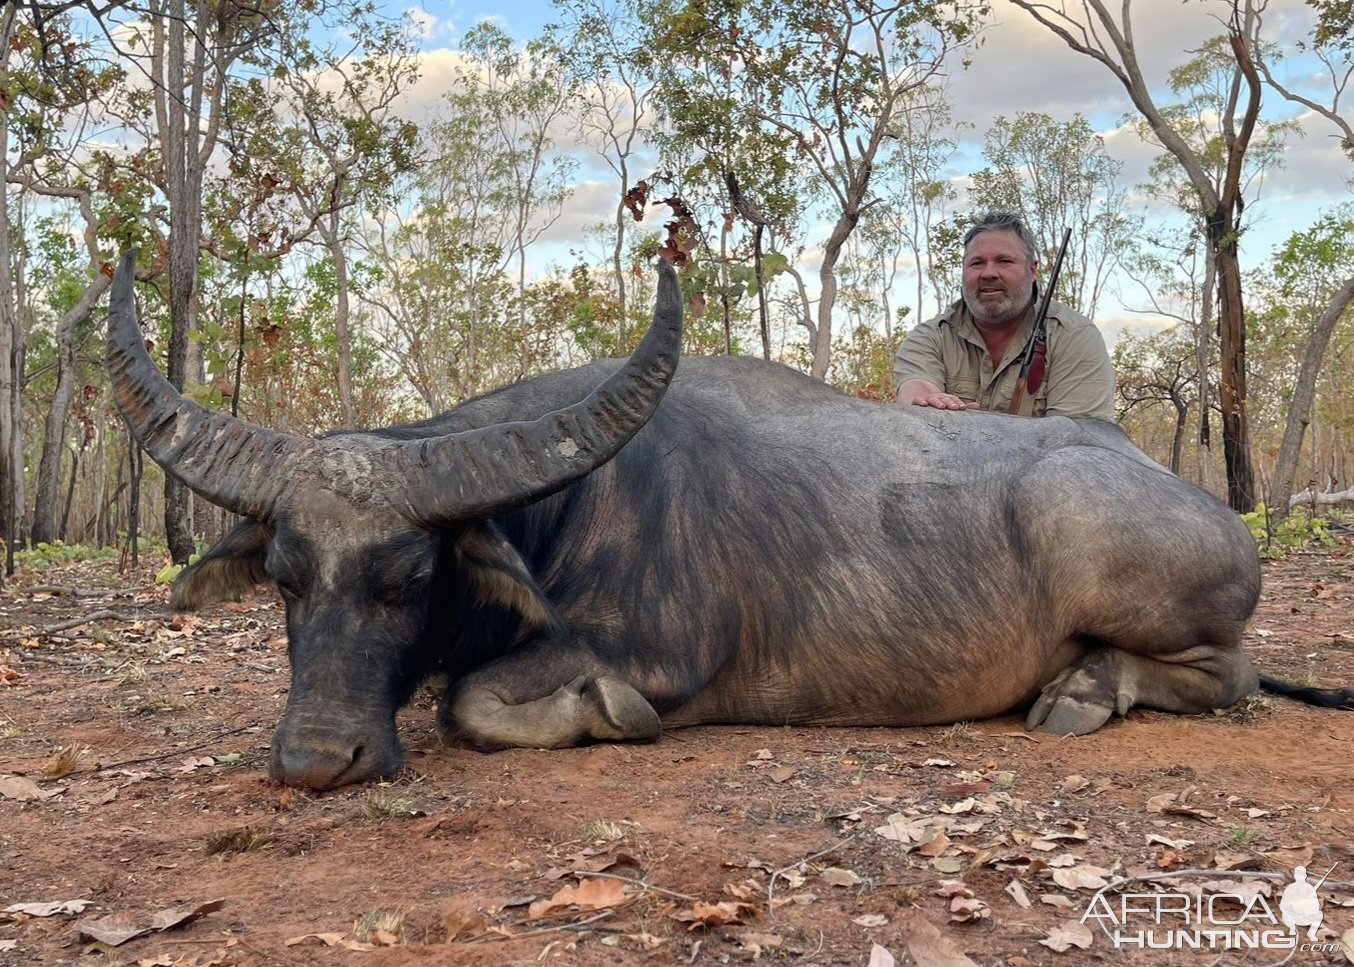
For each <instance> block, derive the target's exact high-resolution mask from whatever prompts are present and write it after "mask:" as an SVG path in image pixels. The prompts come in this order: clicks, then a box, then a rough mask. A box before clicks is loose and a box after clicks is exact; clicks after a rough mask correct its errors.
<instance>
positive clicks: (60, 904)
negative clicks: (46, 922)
mask: <svg viewBox="0 0 1354 967" xmlns="http://www.w3.org/2000/svg"><path fill="white" fill-rule="evenodd" d="M93 903H94V901H93V900H85V899H80V900H57V901H55V902H54V903H13V904H10V905H9V906H7V907H5V912H6V913H24V914H27V915H28V916H30V917H54V916H56V915H57V914H58V913H84V912H85V907H88V906H92V905H93Z"/></svg>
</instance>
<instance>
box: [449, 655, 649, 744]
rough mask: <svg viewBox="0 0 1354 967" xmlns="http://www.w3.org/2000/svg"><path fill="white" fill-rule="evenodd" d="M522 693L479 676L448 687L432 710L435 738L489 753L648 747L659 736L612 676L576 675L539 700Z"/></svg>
mask: <svg viewBox="0 0 1354 967" xmlns="http://www.w3.org/2000/svg"><path fill="white" fill-rule="evenodd" d="M533 677H535V676H533ZM522 691H523V689H522V688H521V686H520V684H519V685H518V686H517V687H512V686H509V685H508V684H506V683H504V682H498V681H494V680H492V679H490V680H485V679H484V678H483V676H472V677H471V678H468V679H466V680H465V681H464V682H462V683H461V684H459V685H454V686H452V688H451V689H449V690H448V691H447V693H446V695H445V696H444V697H443V699H442V705H441V707H440V708H439V709H438V713H437V726H438V732H439V734H440V735H441V736H442V738H443V740H444V741H454V740H458V739H459V740H462V741H465V742H469V743H470V744H471V745H474V746H475V747H476V748H480V749H486V750H489V749H503V748H508V747H511V746H522V747H525V748H530V749H557V748H561V747H563V746H570V745H577V744H578V743H579V742H582V741H585V740H587V739H600V740H603V741H619V740H630V741H647V742H652V741H654V740H656V739H657V738H658V737H659V735H660V734H661V733H662V726H661V724H660V723H659V720H658V713H657V712H655V711H654V709H653V706H652V705H650V704H649V703H648V701H647V700H646V699H645V698H644V696H642V695H640V693H639V692H637V691H636V690H635V689H634V687H633V686H631V685H630V684H629V683H628V682H625V681H623V680H622V679H620V678H617V677H615V676H614V675H605V674H602V675H588V674H583V675H578V676H577V677H575V678H573V679H571V680H570V681H567V682H565V683H564V684H563V685H560V686H559V687H558V688H556V689H554V690H553V691H551V692H549V693H548V694H545V695H542V696H541V697H539V698H529V697H524V696H523V695H522Z"/></svg>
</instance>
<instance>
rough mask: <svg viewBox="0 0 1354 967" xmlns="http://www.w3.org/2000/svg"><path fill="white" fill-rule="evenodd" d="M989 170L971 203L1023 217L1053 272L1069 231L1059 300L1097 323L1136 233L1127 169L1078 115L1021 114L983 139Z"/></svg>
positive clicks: (995, 125) (1002, 119) (976, 179)
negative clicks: (1122, 182)
mask: <svg viewBox="0 0 1354 967" xmlns="http://www.w3.org/2000/svg"><path fill="white" fill-rule="evenodd" d="M983 157H984V159H985V160H986V161H987V164H988V167H986V168H984V169H982V170H981V171H978V172H976V173H975V174H974V175H973V182H972V185H971V186H970V188H969V197H970V198H971V199H972V200H973V202H974V204H975V206H977V207H980V208H1001V209H1006V210H1008V211H1014V212H1018V213H1019V214H1020V216H1021V218H1022V219H1023V220H1024V222H1025V224H1026V225H1028V226H1029V227H1030V230H1031V231H1032V232H1033V233H1034V237H1035V239H1036V240H1037V242H1038V247H1039V251H1038V253H1037V254H1038V256H1039V261H1040V263H1041V264H1043V265H1044V266H1051V265H1052V264H1053V259H1054V257H1055V256H1056V254H1057V251H1058V246H1059V245H1060V244H1061V242H1062V236H1063V231H1064V229H1071V230H1072V239H1071V242H1070V243H1069V246H1068V251H1067V255H1066V257H1065V259H1064V261H1063V267H1062V274H1061V275H1060V276H1059V279H1058V295H1059V298H1061V299H1062V300H1063V301H1064V302H1066V303H1068V304H1069V305H1074V306H1076V307H1077V308H1079V309H1081V311H1083V312H1085V313H1086V315H1088V316H1090V317H1091V318H1095V314H1096V308H1097V306H1098V305H1099V303H1100V298H1101V296H1102V294H1103V292H1104V288H1105V284H1106V283H1107V282H1108V280H1109V277H1110V275H1111V273H1112V271H1113V269H1114V266H1115V262H1116V258H1117V255H1118V253H1119V252H1121V251H1122V250H1123V248H1124V246H1125V245H1126V244H1127V242H1128V240H1129V236H1130V234H1131V230H1130V227H1129V220H1128V218H1127V217H1126V215H1125V213H1124V204H1125V192H1124V190H1123V189H1122V188H1120V187H1119V185H1118V178H1119V174H1120V172H1121V171H1122V170H1123V163H1122V162H1119V161H1116V160H1115V159H1114V158H1112V157H1110V155H1109V153H1108V152H1107V151H1106V150H1105V143H1104V139H1102V138H1101V137H1100V136H1099V135H1098V134H1096V133H1095V131H1094V130H1093V129H1092V128H1091V125H1090V123H1089V122H1087V120H1086V119H1085V118H1084V117H1082V116H1081V115H1075V116H1073V117H1072V118H1071V120H1068V121H1063V122H1059V121H1057V120H1055V119H1054V118H1052V117H1051V116H1049V115H1047V114H1043V113H1040V112H1035V111H1021V112H1019V113H1017V114H1016V116H1015V117H1014V118H1008V117H1006V116H1005V115H1001V116H998V117H997V118H996V119H994V120H993V122H992V124H991V126H990V127H989V128H988V129H987V132H986V134H985V136H984V139H983Z"/></svg>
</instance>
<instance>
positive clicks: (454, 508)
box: [108, 251, 682, 526]
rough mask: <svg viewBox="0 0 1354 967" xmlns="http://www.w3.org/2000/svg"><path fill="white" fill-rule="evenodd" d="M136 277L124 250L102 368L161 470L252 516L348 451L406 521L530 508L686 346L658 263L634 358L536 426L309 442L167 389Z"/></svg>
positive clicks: (643, 405)
mask: <svg viewBox="0 0 1354 967" xmlns="http://www.w3.org/2000/svg"><path fill="white" fill-rule="evenodd" d="M135 270H136V253H135V252H134V251H129V252H127V253H126V254H125V255H124V256H123V257H122V260H121V263H120V264H119V266H118V270H117V273H116V275H115V277H114V280H113V290H112V295H111V297H110V298H111V301H110V311H109V315H108V368H109V372H110V374H111V376H112V381H113V391H114V396H115V398H116V400H117V404H118V408H119V409H120V410H121V411H122V415H123V417H124V419H126V421H127V424H128V426H130V427H131V430H132V435H133V436H134V437H135V438H136V440H137V442H138V443H140V444H141V445H142V446H143V447H144V448H145V449H146V452H147V453H149V454H150V455H151V458H152V459H154V460H155V462H156V463H158V464H160V466H162V467H164V468H165V470H166V471H167V472H169V473H171V474H173V475H174V476H175V477H177V478H178V479H179V480H181V481H182V482H183V483H184V484H185V485H187V486H188V487H189V488H190V489H192V490H193V491H195V492H196V493H198V494H199V495H201V496H202V497H205V498H206V499H207V500H210V501H211V502H213V503H215V504H218V505H220V506H222V507H225V508H226V509H227V510H231V511H234V512H235V513H237V514H242V515H244V516H246V517H252V518H254V519H256V520H269V519H271V517H272V514H273V511H274V508H275V507H276V506H277V502H278V499H279V497H280V495H281V494H282V493H283V492H284V491H285V490H287V489H288V488H289V487H294V486H295V480H296V477H297V475H304V476H312V475H314V474H316V473H319V474H321V475H323V476H326V477H327V476H328V475H329V474H328V473H327V471H326V469H325V468H328V467H332V466H340V465H342V463H343V461H342V460H341V459H339V460H337V461H335V460H330V459H326V454H327V453H328V451H330V450H333V451H334V456H335V457H341V452H340V451H342V450H343V449H344V448H346V447H349V446H358V447H360V449H361V450H363V451H364V452H365V453H366V458H365V459H364V460H363V461H362V463H363V464H366V465H368V466H369V467H370V469H371V470H373V471H375V473H374V474H373V477H374V478H376V479H368V480H366V481H365V482H364V485H363V486H361V490H362V491H363V492H364V493H365V494H366V495H367V496H368V498H370V497H371V496H374V495H375V494H379V493H385V494H388V495H390V497H391V498H393V500H392V503H393V504H394V505H395V509H397V510H398V511H399V512H400V513H401V514H403V515H404V516H405V517H407V518H408V519H409V520H410V522H412V523H419V524H424V525H428V526H437V525H439V524H442V523H449V522H453V521H457V520H469V519H473V518H478V517H486V516H491V515H493V514H496V513H500V512H502V511H505V510H509V509H511V508H514V507H520V506H523V505H525V504H528V503H531V502H532V501H533V500H538V499H540V498H541V497H544V496H546V495H548V494H551V493H553V492H555V491H557V490H559V489H561V488H562V487H565V486H567V485H568V484H569V483H571V482H573V481H574V480H577V479H579V478H580V477H583V476H586V475H587V474H588V473H590V472H591V471H593V470H594V469H596V468H597V467H599V466H601V465H602V464H603V463H605V462H606V461H607V460H610V459H611V458H612V457H613V456H615V455H616V453H617V452H619V450H620V449H621V447H623V446H624V445H625V444H626V443H627V442H628V441H629V440H630V438H631V437H632V436H634V435H635V434H636V433H637V432H639V429H640V428H641V427H642V426H643V425H644V424H645V422H647V421H648V419H649V417H650V416H651V415H652V414H653V411H654V409H655V408H656V407H657V406H658V403H659V401H660V400H661V399H662V398H663V394H664V393H665V392H666V390H667V385H668V381H669V380H671V378H672V374H673V372H674V371H675V370H676V367H677V359H678V356H679V354H680V351H681V341H682V292H681V285H680V283H679V282H678V280H677V273H676V272H675V271H674V270H673V268H672V267H671V266H670V265H668V263H667V262H666V261H663V262H660V264H659V278H658V302H657V305H656V307H655V309H654V318H653V324H652V325H651V326H650V327H649V331H648V332H647V333H646V334H645V336H644V339H643V340H642V341H641V342H640V344H639V347H638V348H637V349H636V350H635V353H634V355H633V356H631V357H630V359H629V360H627V361H626V362H625V364H624V365H622V366H621V367H620V368H619V369H617V370H616V371H615V372H614V373H613V374H612V375H611V376H610V377H608V378H607V379H606V380H605V381H604V382H603V383H602V384H601V385H599V386H598V387H597V388H596V389H594V390H593V391H592V393H590V394H589V395H588V396H587V397H586V398H585V399H583V400H582V401H580V402H578V403H575V404H574V405H572V406H567V407H564V408H562V409H558V410H554V411H553V412H550V413H547V414H545V415H544V416H542V417H540V418H539V419H536V420H531V421H522V422H512V423H498V424H494V425H492V426H487V427H481V428H478V429H474V430H463V431H461V432H459V433H452V434H447V435H444V436H437V437H428V438H426V439H422V440H408V441H400V442H395V443H376V442H375V441H374V440H373V439H372V438H371V437H363V438H361V443H360V444H359V443H358V442H357V440H356V439H354V438H351V437H350V438H347V439H345V437H342V436H338V437H331V438H328V439H326V440H321V441H316V440H313V439H311V438H309V437H303V436H296V435H292V434H288V433H281V432H278V431H276V430H268V429H265V428H263V427H259V426H255V425H253V424H251V423H248V422H246V421H244V420H240V419H237V418H235V417H232V416H228V415H226V414H224V413H218V412H215V411H213V410H209V409H207V408H206V407H203V406H199V405H198V404H197V403H195V402H193V401H192V400H190V399H187V398H185V397H184V396H183V395H182V394H180V393H179V392H178V391H177V390H176V389H174V387H173V386H171V385H170V383H169V381H168V380H166V379H165V378H164V376H163V375H161V373H160V371H159V370H158V369H157V368H156V366H155V364H154V363H153V362H152V361H151V359H150V356H149V355H148V354H147V353H146V349H145V344H144V342H143V340H142V337H141V331H140V328H139V326H138V325H137V322H136V308H135V302H134V298H133V277H134V275H135ZM368 461H370V463H369V464H368ZM364 476H365V475H364ZM328 482H329V483H330V485H335V484H337V483H338V481H337V480H331V481H328ZM337 489H341V490H342V489H346V488H344V487H338V488H337ZM395 495H399V497H397V496H395ZM400 497H402V498H403V499H400Z"/></svg>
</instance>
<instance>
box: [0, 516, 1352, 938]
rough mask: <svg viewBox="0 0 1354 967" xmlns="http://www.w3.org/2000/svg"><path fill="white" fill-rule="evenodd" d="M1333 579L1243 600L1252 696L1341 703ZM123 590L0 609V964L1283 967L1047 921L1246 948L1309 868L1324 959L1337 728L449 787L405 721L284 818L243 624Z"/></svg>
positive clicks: (1340, 620) (815, 742)
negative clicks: (1245, 934) (339, 785)
mask: <svg viewBox="0 0 1354 967" xmlns="http://www.w3.org/2000/svg"><path fill="white" fill-rule="evenodd" d="M1351 551H1354V541H1351V539H1350V538H1349V537H1348V536H1346V537H1345V538H1344V544H1343V546H1342V547H1340V548H1339V549H1336V550H1334V551H1333V552H1330V553H1324V552H1323V553H1319V554H1318V553H1301V554H1297V555H1295V556H1293V557H1290V558H1289V559H1287V560H1285V561H1282V562H1278V563H1270V564H1266V566H1265V571H1266V573H1265V578H1266V582H1265V593H1264V600H1263V602H1262V604H1261V607H1260V611H1259V613H1258V614H1257V616H1256V618H1255V620H1254V622H1253V623H1252V625H1251V629H1250V632H1249V634H1248V647H1249V650H1250V653H1251V655H1252V657H1253V658H1254V659H1255V662H1256V664H1257V666H1259V667H1260V668H1261V669H1262V670H1263V671H1266V672H1269V673H1271V674H1278V675H1286V676H1289V677H1295V678H1305V677H1309V678H1310V679H1311V680H1313V681H1315V682H1318V683H1321V684H1324V685H1337V684H1349V683H1351V682H1354V553H1351ZM153 570H154V569H153V568H151V569H143V572H142V573H138V574H132V575H126V576H122V577H120V576H119V575H118V574H117V573H116V572H115V569H114V568H112V567H111V566H108V565H90V564H84V565H72V566H69V567H66V568H63V569H58V570H49V571H45V572H42V573H26V574H25V573H21V574H19V575H17V576H16V577H15V579H14V580H13V581H12V583H11V584H10V586H9V587H8V589H7V590H6V591H4V592H3V593H0V911H7V912H0V963H5V964H56V963H69V962H80V963H95V964H133V963H135V964H179V965H184V964H345V965H347V964H452V963H455V964H507V963H514V964H515V963H522V964H537V963H543V964H650V963H662V964H677V963H681V964H687V963H699V964H707V963H709V964H713V963H751V962H754V961H759V962H762V963H791V964H854V965H865V964H867V963H872V964H878V965H884V964H888V963H890V962H893V961H896V962H897V963H900V964H901V963H955V964H963V963H968V962H969V961H970V960H971V961H974V962H978V963H984V964H989V963H990V964H1011V965H1021V964H1032V963H1037V964H1079V963H1091V962H1094V963H1123V962H1133V963H1140V964H1165V963H1200V964H1203V963H1218V962H1219V961H1220V960H1221V961H1225V962H1228V963H1255V964H1263V963H1276V962H1278V961H1281V960H1282V959H1283V956H1284V955H1283V953H1282V952H1275V951H1272V950H1270V951H1264V952H1232V953H1227V952H1224V951H1220V950H1213V951H1204V952H1203V953H1196V954H1191V953H1187V952H1184V951H1180V950H1172V951H1145V952H1143V951H1138V950H1135V949H1132V948H1125V949H1117V950H1116V949H1115V948H1114V947H1113V946H1112V945H1111V943H1110V941H1109V939H1108V938H1107V937H1106V936H1105V935H1104V934H1102V933H1100V932H1099V931H1094V932H1093V931H1091V930H1090V929H1088V928H1084V927H1083V928H1080V929H1079V923H1078V921H1079V918H1080V917H1081V915H1082V912H1083V911H1084V910H1085V909H1086V907H1087V904H1088V902H1090V901H1091V900H1092V898H1093V896H1094V895H1095V891H1096V889H1097V887H1098V886H1099V885H1101V884H1104V883H1106V882H1111V883H1113V882H1117V878H1121V877H1130V876H1135V877H1149V876H1150V877H1162V876H1165V875H1168V874H1170V873H1172V872H1176V871H1180V870H1209V871H1214V872H1213V873H1211V874H1210V875H1209V876H1208V877H1205V876H1201V875H1196V874H1191V873H1186V874H1183V875H1180V876H1178V878H1177V880H1176V883H1177V884H1179V885H1181V889H1189V888H1190V885H1191V884H1192V885H1193V887H1194V888H1195V889H1196V891H1197V890H1199V889H1203V890H1204V891H1205V892H1215V891H1224V892H1225V891H1226V890H1227V889H1229V888H1230V889H1239V888H1237V887H1236V884H1240V883H1245V882H1249V883H1250V884H1251V886H1252V887H1255V886H1256V885H1257V884H1258V885H1259V888H1260V889H1264V890H1268V891H1269V897H1270V898H1269V901H1268V905H1269V906H1270V907H1271V908H1272V909H1273V911H1274V912H1275V913H1276V914H1277V912H1278V909H1279V903H1278V897H1279V892H1280V890H1281V888H1282V886H1283V885H1285V884H1286V883H1287V882H1288V880H1289V878H1290V877H1291V873H1292V870H1293V868H1294V867H1295V866H1296V865H1300V864H1301V865H1306V866H1307V867H1308V868H1309V869H1310V870H1312V871H1313V872H1312V877H1311V878H1312V879H1313V880H1314V879H1315V878H1316V877H1317V876H1318V875H1319V874H1320V873H1323V872H1325V871H1326V870H1327V869H1328V868H1330V867H1332V866H1334V871H1333V872H1332V873H1331V875H1330V876H1329V878H1328V879H1327V880H1326V882H1325V883H1324V884H1323V885H1322V888H1321V891H1320V897H1321V899H1322V902H1323V906H1324V913H1325V921H1324V924H1323V927H1322V932H1321V934H1320V935H1319V939H1320V940H1321V941H1322V942H1324V943H1333V942H1334V943H1338V940H1339V938H1340V937H1341V936H1342V935H1345V934H1346V932H1347V931H1352V928H1354V899H1352V898H1351V897H1352V896H1354V888H1351V887H1350V886H1349V883H1350V881H1354V847H1352V846H1351V841H1352V840H1354V781H1351V780H1354V765H1351V755H1350V750H1351V749H1354V715H1351V714H1348V713H1344V712H1339V711H1330V710H1320V709H1311V708H1306V707H1303V706H1300V705H1298V704H1296V703H1293V702H1290V701H1287V700H1283V699H1261V698H1257V699H1253V700H1251V701H1248V702H1246V703H1243V705H1242V706H1239V707H1237V708H1234V709H1230V710H1226V711H1219V712H1216V713H1214V714H1212V715H1203V716H1191V717H1179V716H1170V715H1162V714H1157V713H1152V712H1141V711H1134V712H1132V713H1131V714H1130V715H1129V716H1128V718H1127V719H1126V720H1125V721H1116V722H1114V723H1111V725H1110V726H1108V727H1107V728H1105V729H1103V730H1101V731H1100V732H1098V733H1096V734H1095V735H1092V736H1088V737H1085V738H1081V739H1059V738H1055V737H1052V736H1047V735H1042V734H1039V735H1029V734H1026V733H1025V732H1024V731H1023V729H1022V728H1021V725H1020V720H1019V719H1018V718H1017V717H1009V718H1004V719H999V720H994V721H987V722H979V723H974V724H970V725H960V726H955V727H951V728H921V729H806V728H757V729H749V728H698V729H688V730H682V731H676V732H672V733H670V734H668V735H666V736H665V737H664V738H663V740H662V741H661V742H659V743H657V744H654V745H596V746H591V747H588V748H580V749H570V750H562V751H551V752H546V751H531V750H516V751H508V752H500V753H495V754H492V755H484V754H480V753H477V752H472V751H469V750H466V749H461V748H444V747H441V746H439V744H438V741H437V739H436V737H435V735H434V732H433V727H432V726H433V706H434V703H433V702H432V700H431V698H430V697H424V698H422V699H420V701H418V702H416V703H415V704H414V705H413V706H412V707H410V708H408V709H406V710H405V711H404V712H403V713H402V714H401V718H400V727H401V734H402V737H403V739H404V742H405V744H406V746H407V747H408V748H409V750H410V764H409V768H408V769H407V770H406V773H405V774H404V775H403V776H402V777H401V778H400V779H398V781H395V782H391V783H388V784H382V785H368V786H364V787H357V788H347V789H341V790H338V791H335V792H330V793H323V794H316V793H308V792H303V791H299V790H290V789H286V788H283V787H281V786H278V785H276V784H274V783H272V782H270V781H269V780H268V779H267V777H266V775H265V767H266V761H267V746H268V740H269V737H270V735H271V731H272V728H273V725H274V724H275V722H276V720H277V718H278V715H279V714H280V712H281V708H282V705H283V701H284V696H285V692H286V689H287V685H288V671H287V660H286V651H285V640H284V637H283V635H282V632H281V626H280V619H281V614H280V604H279V603H278V601H277V599H276V598H275V597H274V596H273V595H272V594H271V593H263V592H260V593H259V594H256V595H254V596H252V597H249V598H247V599H246V600H245V601H243V602H241V603H238V604H231V605H227V606H225V607H223V608H219V609H214V610H211V611H209V612H206V613H204V614H201V615H197V616H191V617H187V618H181V617H171V616H169V615H167V614H166V613H165V607H166V601H167V597H168V592H167V589H165V588H163V587H159V588H157V587H155V586H154V585H153V583H152V578H151V576H152V574H153ZM109 612H111V614H110V613H109ZM63 626H64V627H63ZM881 831H882V832H881ZM1220 870H1233V871H1235V870H1250V871H1262V872H1269V873H1270V874H1272V877H1271V878H1270V879H1268V880H1265V879H1261V878H1258V877H1250V878H1249V879H1247V878H1244V877H1240V876H1232V875H1230V874H1228V873H1224V872H1217V871H1220ZM1210 877H1211V878H1213V879H1216V880H1218V882H1220V883H1222V884H1223V885H1222V886H1218V885H1214V886H1209V885H1208V884H1207V882H1206V881H1207V880H1208V879H1209V878H1210ZM1166 888H1168V887H1167V886H1152V885H1149V881H1147V880H1137V881H1135V882H1134V883H1131V884H1129V885H1127V886H1126V887H1125V889H1127V890H1128V891H1129V892H1134V891H1137V892H1150V891H1153V890H1157V889H1166ZM76 900H82V901H85V903H84V904H79V903H77V904H72V905H67V907H65V908H64V909H63V910H58V912H52V911H51V909H50V908H49V909H41V908H37V907H33V906H18V907H16V906H15V905H28V904H55V903H58V902H62V901H76ZM215 901H222V902H221V903H220V905H219V906H217V905H216V903H215ZM80 907H83V909H78V908H80ZM40 914H46V915H40ZM1091 926H1094V924H1091ZM119 930H122V932H121V933H118V931H119ZM138 933H139V935H137V936H134V937H132V939H126V940H124V939H123V937H125V936H126V935H127V934H138ZM1348 936H1349V937H1351V938H1354V932H1351V933H1349V934H1348ZM1059 937H1064V938H1070V940H1068V939H1065V940H1063V941H1062V942H1060V941H1059V939H1058V938H1059ZM1304 939H1305V938H1304ZM115 941H116V942H117V943H116V944H115ZM1070 941H1076V942H1077V943H1080V944H1089V946H1086V947H1082V946H1077V945H1073V946H1070V947H1069V948H1067V949H1065V951H1061V952H1060V951H1058V950H1057V949H1055V948H1056V947H1058V946H1064V947H1066V945H1067V943H1068V942H1070ZM1337 951H1338V948H1334V947H1333V948H1331V949H1330V950H1327V951H1324V952H1311V951H1306V952H1299V953H1297V954H1296V955H1295V957H1294V958H1293V961H1292V962H1294V963H1330V962H1341V961H1342V960H1343V956H1344V955H1343V954H1342V953H1341V952H1337Z"/></svg>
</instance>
